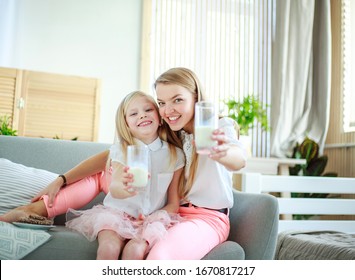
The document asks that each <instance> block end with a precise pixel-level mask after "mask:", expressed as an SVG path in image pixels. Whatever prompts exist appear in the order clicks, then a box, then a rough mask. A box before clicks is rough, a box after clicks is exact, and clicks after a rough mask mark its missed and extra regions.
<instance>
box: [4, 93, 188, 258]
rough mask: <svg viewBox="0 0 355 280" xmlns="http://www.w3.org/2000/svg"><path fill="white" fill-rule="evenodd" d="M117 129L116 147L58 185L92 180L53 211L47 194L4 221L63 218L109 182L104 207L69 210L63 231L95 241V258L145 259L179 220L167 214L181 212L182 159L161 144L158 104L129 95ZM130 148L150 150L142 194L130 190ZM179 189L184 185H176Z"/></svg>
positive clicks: (74, 188) (70, 189)
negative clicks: (127, 161) (30, 217)
mask: <svg viewBox="0 0 355 280" xmlns="http://www.w3.org/2000/svg"><path fill="white" fill-rule="evenodd" d="M116 125H117V137H118V143H117V144H115V145H113V146H112V148H111V152H110V153H109V152H108V151H106V152H104V153H101V154H99V155H96V156H94V157H93V158H91V159H89V160H87V161H84V162H83V163H81V164H79V165H78V166H77V167H75V168H74V169H72V170H71V171H70V172H67V173H66V174H65V175H64V178H63V177H61V178H59V179H57V180H56V181H58V180H62V179H65V181H68V183H71V182H72V181H74V180H75V179H77V178H80V177H81V176H83V177H86V176H87V175H88V174H90V173H93V174H95V173H97V174H96V175H93V176H91V177H88V178H85V179H83V180H81V181H79V182H77V183H74V184H72V185H70V186H67V187H66V188H63V189H62V190H61V191H60V192H59V193H58V195H57V197H56V198H55V200H54V207H48V206H47V205H48V204H49V200H48V196H47V195H45V196H44V199H43V200H39V201H37V202H35V203H33V204H31V205H29V206H24V207H21V208H20V209H15V210H14V211H12V212H9V213H8V214H7V217H6V215H4V216H3V218H4V217H5V220H7V221H10V220H18V219H19V217H20V216H21V215H22V216H26V217H27V216H28V215H30V214H32V215H33V214H39V215H43V216H49V217H53V216H55V215H58V214H61V213H65V211H66V209H68V208H69V207H71V208H79V207H81V206H83V205H85V204H86V203H88V202H89V201H90V200H91V199H90V198H88V197H94V196H95V195H96V194H98V192H99V190H103V191H105V192H107V191H108V187H107V186H108V185H109V182H110V181H111V180H112V182H114V184H111V186H110V189H109V191H110V192H109V193H108V194H107V196H106V197H105V199H104V205H103V206H102V205H99V206H96V207H94V208H93V209H90V210H85V211H73V210H71V211H70V212H69V213H68V214H75V215H78V216H79V217H77V218H74V219H72V220H70V221H68V222H67V226H68V227H69V228H72V229H75V230H77V231H79V232H81V233H83V234H84V235H85V236H86V237H87V238H88V239H89V240H95V239H96V238H98V243H99V247H98V251H97V259H118V257H119V255H120V252H121V251H122V249H123V252H122V259H143V258H144V256H145V254H146V252H147V251H148V249H149V247H151V246H152V245H153V244H154V243H155V242H156V241H157V240H159V239H160V238H162V237H163V236H164V234H165V233H166V229H167V228H168V227H170V226H171V225H172V224H174V223H176V222H178V218H177V215H168V214H167V212H169V213H172V214H174V213H177V210H178V208H179V200H180V199H179V196H178V192H179V190H178V188H179V179H180V177H181V176H180V175H181V173H182V170H183V166H184V156H183V153H182V151H181V150H180V149H177V148H176V147H174V146H173V145H171V144H168V143H167V142H166V141H163V140H162V139H166V133H165V131H164V128H163V127H162V125H161V121H160V117H159V113H158V107H157V105H156V102H155V100H154V99H153V98H152V97H151V96H149V95H146V94H144V93H142V92H133V93H131V94H129V95H128V96H126V97H125V98H124V100H123V101H122V102H121V104H120V106H119V108H118V111H117V116H116ZM133 144H138V145H143V144H145V145H147V146H148V147H149V149H150V159H151V165H150V167H151V172H150V173H151V177H150V180H149V184H148V187H147V190H146V191H143V192H133V193H132V192H130V191H129V190H130V183H131V182H132V181H133V178H132V174H130V173H129V169H128V168H127V167H125V165H124V161H125V157H126V153H125V151H126V147H127V146H128V145H133ZM108 160H109V161H110V160H111V162H112V167H113V171H112V178H111V172H104V171H105V166H106V163H107V161H108ZM98 172H99V173H98ZM106 177H107V179H108V180H106ZM60 184H62V183H60ZM56 185H58V183H57V182H53V183H52V186H49V187H48V188H47V189H49V190H50V189H53V188H56ZM180 187H183V186H182V185H181V184H180ZM87 192H89V193H90V195H87ZM94 194H95V195H94ZM43 208H44V209H45V210H44V209H43ZM158 209H160V210H159V211H156V210H158ZM154 211H156V212H154ZM46 212H47V213H46ZM11 215H12V216H11ZM6 218H7V219H6ZM127 239H128V240H129V241H128V242H127V244H125V242H126V240H127Z"/></svg>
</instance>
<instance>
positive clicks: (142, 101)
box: [125, 96, 160, 144]
mask: <svg viewBox="0 0 355 280" xmlns="http://www.w3.org/2000/svg"><path fill="white" fill-rule="evenodd" d="M125 119H126V122H127V125H128V128H129V130H130V132H131V133H132V135H133V137H135V138H137V139H139V140H141V141H143V142H144V143H145V144H150V143H151V142H153V141H154V140H155V139H156V138H157V137H158V128H159V124H160V117H159V113H158V111H157V110H156V108H155V106H154V104H153V103H152V102H151V101H150V100H149V99H147V98H146V97H144V96H138V97H136V98H134V99H133V100H132V101H131V102H130V104H129V105H128V107H127V111H126V114H125Z"/></svg>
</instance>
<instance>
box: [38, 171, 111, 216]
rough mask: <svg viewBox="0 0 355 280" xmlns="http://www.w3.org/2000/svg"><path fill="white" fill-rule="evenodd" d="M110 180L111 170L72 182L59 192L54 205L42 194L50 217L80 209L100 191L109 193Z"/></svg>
mask: <svg viewBox="0 0 355 280" xmlns="http://www.w3.org/2000/svg"><path fill="white" fill-rule="evenodd" d="M110 181H111V174H110V172H100V173H97V174H95V175H92V176H89V177H86V178H84V179H82V180H80V181H78V182H75V183H73V184H70V185H68V186H66V187H65V188H63V189H61V190H60V191H59V192H58V194H57V196H56V198H55V199H54V203H53V206H52V207H48V196H47V195H44V196H42V199H43V201H44V204H45V206H46V208H47V213H48V218H53V217H55V216H57V215H60V214H64V213H66V212H67V210H68V209H69V208H73V209H80V208H81V207H83V206H85V205H86V204H88V203H89V202H90V201H91V200H93V199H94V198H95V197H96V196H97V195H98V194H99V193H100V192H104V193H106V194H107V193H108V189H109V185H110Z"/></svg>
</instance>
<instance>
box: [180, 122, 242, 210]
mask: <svg viewBox="0 0 355 280" xmlns="http://www.w3.org/2000/svg"><path fill="white" fill-rule="evenodd" d="M218 127H219V128H220V129H223V131H224V133H225V135H226V136H227V137H228V138H229V139H230V143H233V144H235V145H237V146H239V147H240V148H242V149H243V150H244V151H245V148H244V145H243V144H242V143H241V142H240V141H239V140H238V139H237V132H236V130H235V127H234V121H233V120H232V119H231V118H221V119H219V122H218ZM181 136H182V140H183V149H184V153H185V156H186V167H185V178H187V177H188V176H189V171H190V164H191V158H192V139H193V135H192V134H187V133H186V132H183V131H182V133H181ZM244 156H245V158H246V152H244ZM232 175H233V174H232V172H230V171H229V170H227V168H226V167H224V166H223V165H222V164H220V163H218V162H217V161H214V160H212V159H210V158H209V157H208V155H199V161H198V167H197V170H196V175H195V181H194V183H193V186H192V188H191V190H190V192H189V194H188V196H187V197H186V199H185V201H188V202H190V203H192V204H194V205H196V206H199V207H206V208H212V209H221V208H231V207H232V206H233V192H232V188H233V181H232Z"/></svg>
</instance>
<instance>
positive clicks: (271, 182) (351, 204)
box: [242, 173, 355, 233]
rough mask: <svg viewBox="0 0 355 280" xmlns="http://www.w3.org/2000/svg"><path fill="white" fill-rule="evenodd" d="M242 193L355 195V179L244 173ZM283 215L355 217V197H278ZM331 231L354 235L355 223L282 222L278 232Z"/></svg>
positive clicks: (353, 221) (280, 221)
mask: <svg viewBox="0 0 355 280" xmlns="http://www.w3.org/2000/svg"><path fill="white" fill-rule="evenodd" d="M242 191H243V192H247V193H269V192H280V193H291V192H295V193H328V194H355V178H344V177H310V176H280V175H264V174H260V173H244V174H242ZM278 203H279V213H280V214H305V215H307V214H310V215H355V198H353V199H351V198H340V197H327V198H291V197H279V198H278ZM286 230H296V231H307V230H309V231H313V230H317V231H320V230H328V231H341V232H345V233H355V220H314V219H310V220H279V232H282V231H286Z"/></svg>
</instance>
